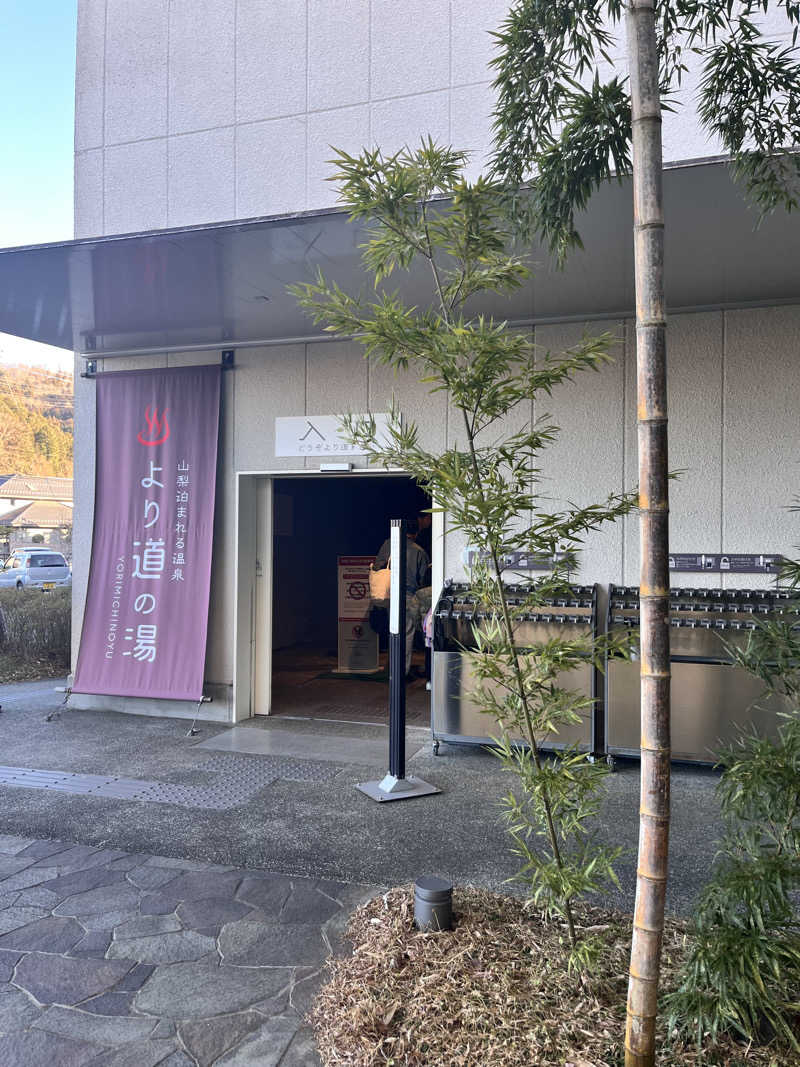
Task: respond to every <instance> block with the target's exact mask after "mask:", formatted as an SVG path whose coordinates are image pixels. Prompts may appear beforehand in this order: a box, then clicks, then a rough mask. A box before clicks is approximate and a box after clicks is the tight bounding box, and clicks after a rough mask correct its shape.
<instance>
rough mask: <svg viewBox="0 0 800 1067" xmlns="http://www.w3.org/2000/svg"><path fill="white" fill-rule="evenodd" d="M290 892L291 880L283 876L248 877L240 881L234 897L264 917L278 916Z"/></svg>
mask: <svg viewBox="0 0 800 1067" xmlns="http://www.w3.org/2000/svg"><path fill="white" fill-rule="evenodd" d="M291 891H292V880H291V878H284V876H283V875H280V874H273V875H270V876H268V877H264V878H260V877H253V876H249V877H246V878H243V879H242V883H241V885H240V886H239V891H238V892H237V894H236V896H237V897H238V899H239V900H243V901H244V902H245V903H246V904H252V906H253V907H254V908H259V909H260V910H261V911H262V912H264V914H266V915H279V914H280V912H281V908H282V907H283V905H284V904H285V903H286V901H287V900H288V899H289V894H290V893H291Z"/></svg>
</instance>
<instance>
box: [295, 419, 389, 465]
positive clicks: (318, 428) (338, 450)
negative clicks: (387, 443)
mask: <svg viewBox="0 0 800 1067" xmlns="http://www.w3.org/2000/svg"><path fill="white" fill-rule="evenodd" d="M363 417H365V418H367V417H368V416H363ZM372 418H373V419H374V420H375V428H376V430H377V436H378V440H380V439H381V438H382V437H383V436H384V434H385V433H386V429H387V427H388V425H389V415H388V412H381V413H380V414H377V415H376V414H373V415H372ZM341 430H342V420H341V418H340V416H338V415H292V416H290V417H289V418H280V419H276V420H275V455H276V456H303V457H305V456H365V455H366V452H365V450H364V449H363V448H361V447H360V446H359V445H354V444H352V443H351V442H350V441H347V440H346V439H345V438H344V436H343V435H342V432H341Z"/></svg>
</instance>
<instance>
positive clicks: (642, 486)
mask: <svg viewBox="0 0 800 1067" xmlns="http://www.w3.org/2000/svg"><path fill="white" fill-rule="evenodd" d="M626 21H627V33H628V53H629V58H630V72H631V104H632V118H633V199H634V263H635V276H636V366H637V382H638V387H637V388H638V441H639V508H640V545H641V570H640V579H639V586H640V620H641V660H640V664H641V780H640V807H639V858H638V864H637V870H636V904H635V908H634V922H633V939H632V943H631V960H630V972H629V982H628V1008H627V1023H626V1028H625V1067H652V1065H653V1064H654V1063H655V1027H656V1012H657V1004H658V979H659V969H660V964H661V941H662V934H663V929H664V899H665V895H666V887H667V859H668V848H669V808H670V804H669V800H670V797H669V791H670V703H669V701H670V664H669V565H668V551H669V529H668V520H669V500H668V462H667V359H666V310H665V301H664V214H663V206H662V195H661V102H660V94H659V77H658V51H657V43H656V31H655V4H654V0H629V3H628V10H627V18H626Z"/></svg>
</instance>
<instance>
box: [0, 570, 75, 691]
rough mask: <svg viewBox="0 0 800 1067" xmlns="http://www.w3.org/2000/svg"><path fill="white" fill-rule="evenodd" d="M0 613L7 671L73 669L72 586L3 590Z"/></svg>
mask: <svg viewBox="0 0 800 1067" xmlns="http://www.w3.org/2000/svg"><path fill="white" fill-rule="evenodd" d="M0 613H2V617H3V622H2V623H0V653H2V659H3V661H4V673H12V674H13V675H14V676H15V677H23V676H28V677H34V676H35V675H36V673H37V669H41V668H48V667H49V668H53V669H55V668H63V669H64V670H68V669H69V662H70V639H71V613H72V590H71V589H54V590H53V591H52V592H48V593H42V592H40V591H39V590H38V589H23V590H16V589H4V590H2V591H1V592H0ZM28 668H30V669H29V670H28Z"/></svg>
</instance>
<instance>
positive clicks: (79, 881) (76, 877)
mask: <svg viewBox="0 0 800 1067" xmlns="http://www.w3.org/2000/svg"><path fill="white" fill-rule="evenodd" d="M25 873H26V874H27V873H28V872H27V871H26V872H25ZM124 881H125V872H124V871H108V870H106V869H105V867H90V868H88V869H86V870H82V871H73V872H72V873H71V874H62V875H59V876H58V877H54V876H53V875H50V876H49V877H48V880H47V881H45V882H43V883H42V885H43V886H44V888H45V889H49V890H50V892H51V893H58V895H59V896H60V897H61V899H62V900H63V899H64V898H65V897H69V896H74V895H75V894H76V893H87V892H88V891H89V890H90V889H97V888H99V887H100V886H104V885H121V884H122V883H124Z"/></svg>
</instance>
